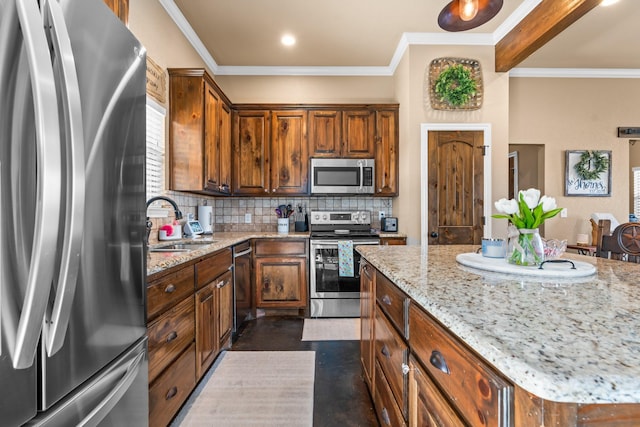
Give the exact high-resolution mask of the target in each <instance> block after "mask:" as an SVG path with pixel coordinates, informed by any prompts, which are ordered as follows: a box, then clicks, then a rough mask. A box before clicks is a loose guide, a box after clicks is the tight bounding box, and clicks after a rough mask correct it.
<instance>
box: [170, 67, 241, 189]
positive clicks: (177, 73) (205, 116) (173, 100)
mask: <svg viewBox="0 0 640 427" xmlns="http://www.w3.org/2000/svg"><path fill="white" fill-rule="evenodd" d="M168 71H169V189H170V190H174V191H187V192H193V193H204V194H214V195H228V194H230V192H231V169H230V164H231V131H230V129H231V103H230V102H229V100H228V99H227V98H226V96H225V95H224V93H222V91H221V90H220V88H219V87H218V86H217V85H216V83H215V82H214V81H213V79H211V77H210V76H209V75H208V74H207V73H206V72H205V71H204V70H201V69H200V70H192V69H169V70H168Z"/></svg>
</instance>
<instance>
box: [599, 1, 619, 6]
mask: <svg viewBox="0 0 640 427" xmlns="http://www.w3.org/2000/svg"><path fill="white" fill-rule="evenodd" d="M614 3H618V0H602V3H600V6H611V5H612V4H614Z"/></svg>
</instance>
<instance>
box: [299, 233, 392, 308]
mask: <svg viewBox="0 0 640 427" xmlns="http://www.w3.org/2000/svg"><path fill="white" fill-rule="evenodd" d="M379 244H380V241H379V240H377V239H370V240H353V246H354V250H353V266H354V268H353V272H354V276H353V277H343V276H340V275H339V273H338V240H311V263H310V264H311V267H310V269H311V271H310V275H311V280H310V297H311V298H360V254H359V253H358V252H357V251H356V250H355V247H356V246H358V245H379Z"/></svg>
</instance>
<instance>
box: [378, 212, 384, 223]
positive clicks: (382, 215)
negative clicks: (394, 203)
mask: <svg viewBox="0 0 640 427" xmlns="http://www.w3.org/2000/svg"><path fill="white" fill-rule="evenodd" d="M382 218H384V211H378V220H380V221H382Z"/></svg>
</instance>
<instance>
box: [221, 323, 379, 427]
mask: <svg viewBox="0 0 640 427" xmlns="http://www.w3.org/2000/svg"><path fill="white" fill-rule="evenodd" d="M303 321H304V319H303V318H296V317H260V318H258V319H254V320H250V321H249V322H247V323H245V326H244V327H243V329H242V330H241V332H240V334H239V336H238V339H237V340H236V341H235V342H234V343H233V346H232V348H231V350H230V351H234V350H241V351H251V350H262V351H267V350H271V351H274V350H284V351H286V350H289V351H295V350H298V351H299V350H313V351H315V352H316V379H315V390H314V403H313V426H314V427H334V426H343V427H352V426H353V427H356V426H358V427H368V426H378V422H377V420H376V415H375V411H374V409H373V403H372V401H371V396H370V395H369V391H368V390H367V386H366V384H365V382H364V379H363V378H362V368H361V365H360V343H359V342H358V341H301V338H302V326H303Z"/></svg>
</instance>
